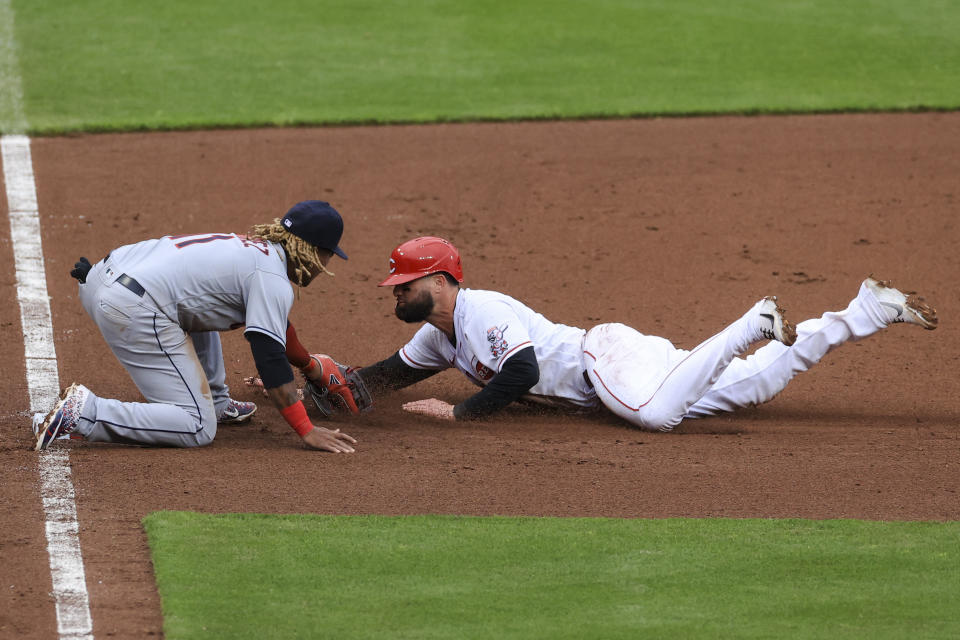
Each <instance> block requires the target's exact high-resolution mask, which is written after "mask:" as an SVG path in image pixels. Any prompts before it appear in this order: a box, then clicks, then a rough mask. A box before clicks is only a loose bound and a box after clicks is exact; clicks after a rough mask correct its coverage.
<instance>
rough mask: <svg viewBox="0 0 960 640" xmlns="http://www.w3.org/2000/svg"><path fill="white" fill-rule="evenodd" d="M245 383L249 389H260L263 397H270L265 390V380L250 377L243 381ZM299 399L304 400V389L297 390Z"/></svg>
mask: <svg viewBox="0 0 960 640" xmlns="http://www.w3.org/2000/svg"><path fill="white" fill-rule="evenodd" d="M243 383H244V384H245V385H247V386H248V387H253V388H254V389H259V390H260V393H262V394H263V395H265V396H266V395H269V394H268V393H267V390H266V389H264V388H263V380H261V379H260V378H258V377H256V376H249V377H247V378H244V379H243ZM297 398H298V399H299V400H303V389H297Z"/></svg>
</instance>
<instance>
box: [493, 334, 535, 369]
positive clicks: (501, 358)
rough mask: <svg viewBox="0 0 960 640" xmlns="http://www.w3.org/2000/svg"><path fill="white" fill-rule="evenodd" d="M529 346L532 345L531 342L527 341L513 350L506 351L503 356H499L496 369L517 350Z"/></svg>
mask: <svg viewBox="0 0 960 640" xmlns="http://www.w3.org/2000/svg"><path fill="white" fill-rule="evenodd" d="M531 344H533V341H532V340H527V341H526V342H521V343H520V344H518V345H517V346H515V347H514V348H513V349H510V350H509V351H507V352H506V353H505V354H503V355H502V356H500V359H499V360H497V366H498V367H502V366H503V363H504V361H506V359H507V358H509V357H510V356H512V355H513V353H514V352H515V351H516V350H517V349H522V348H524V347H526V346H528V345H531Z"/></svg>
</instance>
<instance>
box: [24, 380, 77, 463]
mask: <svg viewBox="0 0 960 640" xmlns="http://www.w3.org/2000/svg"><path fill="white" fill-rule="evenodd" d="M89 397H90V390H89V389H87V388H86V387H85V386H83V385H82V384H77V383H73V384H71V385H70V386H69V387H67V388H66V389H64V390H63V393H61V394H60V399H59V400H57V404H55V405H54V406H53V409H51V410H50V413H48V414H47V415H46V416H44V417H43V418H42V419H39V418H40V415H41V414H39V413H37V414H34V416H33V432H34V433H35V434H36V436H37V446H36V447H34V448H35V449H36V450H37V451H43V450H44V449H46V448H47V447H49V446H50V443H51V442H53V441H54V440H55V439H56V438H57V436H60V435H64V434H70V433H73V430H74V429H76V428H77V423H78V422H80V411H81V410H82V409H83V405H84V403H86V401H87V398H89Z"/></svg>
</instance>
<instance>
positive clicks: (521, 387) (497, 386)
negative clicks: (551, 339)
mask: <svg viewBox="0 0 960 640" xmlns="http://www.w3.org/2000/svg"><path fill="white" fill-rule="evenodd" d="M539 381H540V365H539V364H538V363H537V355H536V353H535V352H534V349H533V347H526V348H525V349H521V350H520V351H518V352H516V353H515V354H513V355H512V356H510V358H509V359H508V360H507V361H506V362H504V363H503V367H501V369H500V372H499V373H498V374H497V375H495V376H493V379H492V380H491V381H490V382H488V383H487V385H486V386H485V387H484V388H483V389H481V390H480V391H478V392H477V393H475V394H473V395H472V396H470V397H469V398H467V399H466V400H464V401H463V402H461V403H460V404H458V405H457V406H455V407H454V408H453V416H454V417H455V418H456V419H457V420H472V419H476V418H482V417H484V416H488V415H490V414H491V413H495V412H497V411H499V410H500V409H503V408H504V407H505V406H507V405H508V404H510V403H511V402H513V401H514V400H517V399H519V398H520V397H521V396H523V394H525V393H527V392H528V391H530V389H531V387H533V386H534V385H536V384H537V382H539Z"/></svg>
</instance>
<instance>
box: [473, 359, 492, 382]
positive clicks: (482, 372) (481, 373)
mask: <svg viewBox="0 0 960 640" xmlns="http://www.w3.org/2000/svg"><path fill="white" fill-rule="evenodd" d="M474 369H475V370H476V372H477V377H478V378H480V379H481V380H483V381H487V380H490V379H491V378H493V369H491V368H490V367H488V366H486V365H485V364H483V363H482V362H480V361H479V360H477V364H476V366H474Z"/></svg>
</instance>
